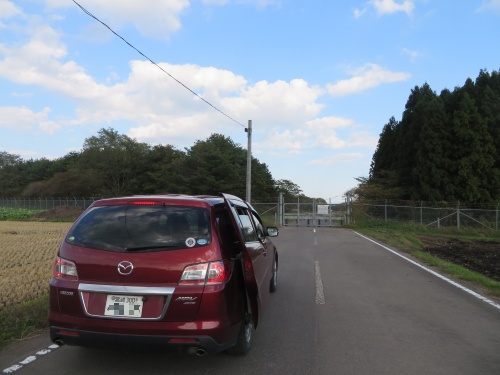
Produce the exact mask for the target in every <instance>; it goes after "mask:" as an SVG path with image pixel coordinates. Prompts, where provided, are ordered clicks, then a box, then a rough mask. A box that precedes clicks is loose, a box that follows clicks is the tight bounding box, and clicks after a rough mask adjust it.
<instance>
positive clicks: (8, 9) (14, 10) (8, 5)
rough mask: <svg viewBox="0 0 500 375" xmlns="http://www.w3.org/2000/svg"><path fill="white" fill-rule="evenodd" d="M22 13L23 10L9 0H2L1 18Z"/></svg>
mask: <svg viewBox="0 0 500 375" xmlns="http://www.w3.org/2000/svg"><path fill="white" fill-rule="evenodd" d="M18 14H21V10H20V9H19V8H18V7H16V6H15V5H14V4H13V3H12V2H10V1H8V0H0V19H2V18H5V19H6V18H10V17H12V16H15V15H18Z"/></svg>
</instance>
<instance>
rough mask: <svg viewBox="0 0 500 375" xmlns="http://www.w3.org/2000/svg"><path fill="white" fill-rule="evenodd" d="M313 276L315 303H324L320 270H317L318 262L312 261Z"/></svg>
mask: <svg viewBox="0 0 500 375" xmlns="http://www.w3.org/2000/svg"><path fill="white" fill-rule="evenodd" d="M314 276H315V279H316V304H317V305H324V304H325V294H324V293H323V281H322V280H321V272H319V262H318V261H315V262H314Z"/></svg>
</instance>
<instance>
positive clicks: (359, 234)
mask: <svg viewBox="0 0 500 375" xmlns="http://www.w3.org/2000/svg"><path fill="white" fill-rule="evenodd" d="M353 232H354V233H355V234H357V235H358V236H360V237H363V238H364V239H366V240H368V241H370V242H373V243H374V244H376V245H378V246H380V247H382V248H383V249H385V250H387V251H390V252H391V253H393V254H395V255H397V256H398V257H400V258H403V259H404V260H406V261H408V262H410V263H412V264H413V265H415V266H417V267H420V268H421V269H423V270H425V271H427V272H429V273H430V274H432V275H434V276H436V277H438V278H440V279H441V280H444V281H446V282H447V283H449V284H451V285H453V286H455V287H457V288H459V289H462V290H463V291H464V292H466V293H469V294H470V295H472V296H474V297H476V298H478V299H480V300H481V301H483V302H486V303H487V304H489V305H491V306H493V307H494V308H496V309H497V310H500V305H499V304H498V303H495V302H494V301H492V300H490V299H489V298H486V297H485V296H482V295H481V294H479V293H476V292H474V291H473V290H471V289H469V288H466V287H465V286H463V285H461V284H459V283H457V282H455V281H453V280H451V279H449V278H447V277H445V276H443V275H441V274H440V273H437V272H436V271H433V270H431V269H430V268H427V267H425V266H423V265H421V264H420V263H417V262H415V261H414V260H412V259H410V258H407V257H405V256H404V255H402V254H400V253H398V252H397V251H394V250H392V249H390V248H388V247H387V246H385V245H382V244H381V243H378V242H377V241H374V240H372V239H371V238H369V237H366V236H364V235H362V234H361V233H358V232H356V231H354V230H353Z"/></svg>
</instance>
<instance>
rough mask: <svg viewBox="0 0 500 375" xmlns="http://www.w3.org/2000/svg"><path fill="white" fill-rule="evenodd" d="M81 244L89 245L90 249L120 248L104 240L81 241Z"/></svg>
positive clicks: (118, 249)
mask: <svg viewBox="0 0 500 375" xmlns="http://www.w3.org/2000/svg"><path fill="white" fill-rule="evenodd" d="M82 245H83V246H85V247H90V248H92V249H106V250H117V251H120V250H122V248H121V247H118V246H115V245H110V244H107V243H104V242H92V241H82Z"/></svg>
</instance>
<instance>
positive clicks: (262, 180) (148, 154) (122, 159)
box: [0, 128, 312, 202]
mask: <svg viewBox="0 0 500 375" xmlns="http://www.w3.org/2000/svg"><path fill="white" fill-rule="evenodd" d="M246 166H247V151H246V150H245V149H243V148H242V147H241V146H239V145H237V144H235V143H234V142H233V141H232V140H231V139H230V138H228V137H225V136H223V135H221V134H212V135H211V136H210V137H209V138H208V139H206V140H204V141H197V142H195V144H194V145H193V146H191V147H190V148H186V149H185V150H178V149H176V148H174V147H173V146H171V145H154V146H151V145H149V144H147V143H141V142H138V141H137V140H135V139H131V138H130V137H128V136H126V135H123V134H119V133H118V132H117V131H115V130H114V129H111V128H108V129H101V130H100V131H99V132H98V135H96V136H92V137H89V138H87V139H85V141H84V144H83V147H82V150H81V151H80V152H70V153H68V154H67V155H65V156H63V157H61V158H58V159H55V160H48V159H46V158H41V159H36V160H33V159H30V160H23V159H22V158H21V157H20V156H19V155H14V154H9V153H7V152H4V151H0V196H1V197H6V198H8V197H29V198H43V197H116V196H124V195H132V194H158V193H174V194H194V195H200V194H210V195H213V194H219V193H221V192H226V193H230V194H234V195H238V196H240V197H242V198H244V197H245V195H246ZM280 192H282V193H284V195H285V199H293V198H296V197H301V199H302V200H306V201H307V200H308V199H311V200H312V198H308V197H306V196H305V195H304V194H303V193H302V190H301V189H300V187H299V186H298V185H297V184H295V183H293V182H292V181H290V180H274V179H273V177H272V175H271V172H270V171H269V169H268V167H267V165H266V164H265V163H262V162H260V161H259V160H257V159H256V158H252V195H253V196H254V197H255V199H256V200H257V201H261V202H266V201H271V202H274V201H276V200H277V197H278V195H279V193H280Z"/></svg>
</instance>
